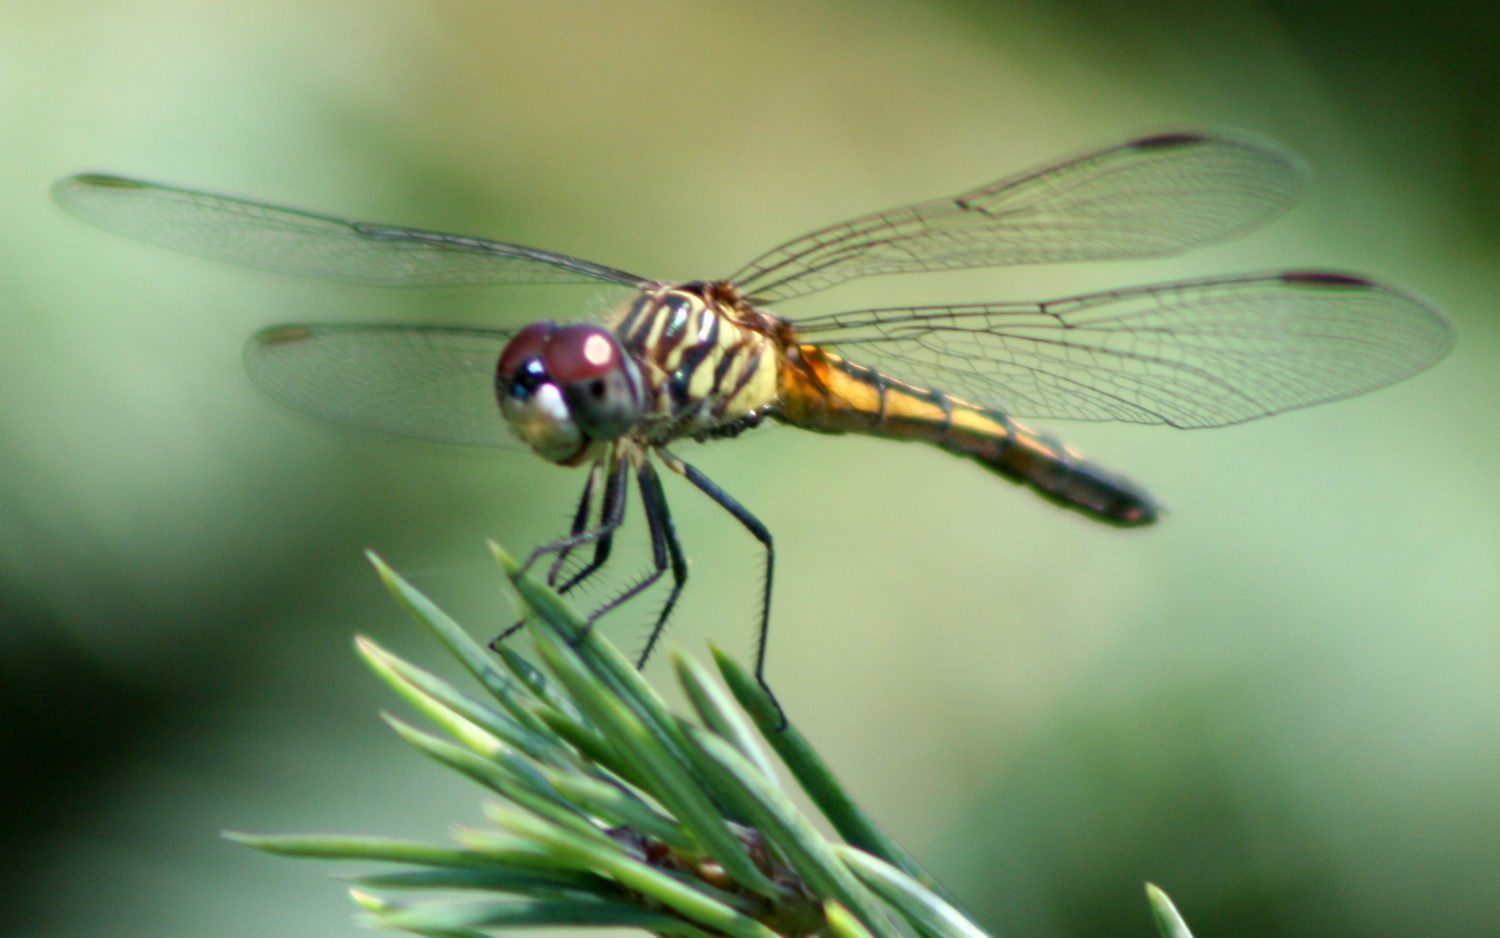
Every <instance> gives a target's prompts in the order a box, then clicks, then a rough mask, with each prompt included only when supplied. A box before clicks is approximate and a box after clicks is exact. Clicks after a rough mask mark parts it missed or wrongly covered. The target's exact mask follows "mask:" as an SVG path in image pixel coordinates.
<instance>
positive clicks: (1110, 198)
mask: <svg viewBox="0 0 1500 938" xmlns="http://www.w3.org/2000/svg"><path fill="white" fill-rule="evenodd" d="M1304 175H1305V172H1304V170H1303V168H1302V166H1301V164H1300V163H1299V162H1297V160H1296V159H1295V158H1293V157H1291V156H1290V155H1288V154H1286V153H1284V152H1282V151H1280V150H1276V149H1273V148H1271V147H1268V146H1266V145H1264V144H1260V143H1251V142H1248V141H1245V140H1236V139H1233V138H1229V137H1216V136H1209V135H1204V134H1187V133H1183V134H1164V135H1158V136H1155V137H1143V138H1141V139H1138V140H1133V141H1131V142H1129V143H1126V144H1123V145H1121V146H1116V147H1112V148H1110V149H1107V150H1100V151H1098V152H1095V153H1091V154H1088V155H1086V156H1082V157H1078V158H1076V159H1073V160H1069V161H1067V162H1063V163H1056V164H1053V165H1051V166H1047V167H1044V168H1041V169H1037V170H1033V171H1031V172H1027V173H1023V174H1021V175H1018V176H1012V177H1009V178H1007V179H1002V180H999V181H998V182H994V183H991V184H989V185H986V186H981V187H979V188H977V189H973V190H971V191H969V192H965V193H963V194H962V195H958V196H954V197H952V198H946V199H934V200H932V201H929V202H919V203H916V204H914V205H908V206H904V207H902V208H896V209H891V210H889V211H884V212H878V213H876V214H873V215H865V216H863V217H861V218H856V219H853V220H852V221H847V222H843V223H842V224H838V225H832V226H830V227H828V228H824V229H822V230H820V231H815V232H812V233H811V234H808V235H804V236H803V237H800V238H797V239H795V240H793V241H789V242H787V243H786V244H783V245H781V246H780V247H777V248H773V249H772V250H770V251H768V252H766V253H765V254H763V255H761V256H760V257H758V258H756V259H755V260H753V261H751V262H750V263H749V264H747V265H746V266H745V268H744V269H743V270H741V271H740V272H739V273H737V274H735V275H734V276H733V277H731V278H730V279H731V280H732V281H733V282H734V283H736V284H738V285H739V286H740V287H741V288H742V289H743V290H744V291H745V293H746V294H748V295H750V296H752V297H754V298H755V299H756V300H758V301H762V302H770V301H774V300H785V299H789V298H791V297H796V296H802V295H804V294H807V293H812V292H814V291H816V290H822V289H825V288H827V287H831V286H833V285H835V284H837V283H842V282H843V281H845V280H850V279H853V278H855V277H864V276H869V275H871V274H892V273H908V272H917V271H934V270H955V269H959V268H967V267H994V266H1003V265H1011V264H1031V263H1041V262H1048V261H1085V260H1117V259H1124V258H1138V257H1162V256H1167V255H1171V254H1177V253H1180V252H1182V251H1186V250H1188V249H1190V248H1194V247H1198V246H1200V245H1204V244H1209V243H1211V242H1215V241H1220V240H1223V239H1226V238H1233V237H1236V236H1238V235H1241V234H1243V233H1245V232H1247V231H1250V230H1251V229H1253V228H1256V227H1258V226H1259V225H1261V224H1263V223H1265V222H1266V221H1267V220H1269V219H1270V218H1272V217H1274V216H1275V215H1276V214H1278V213H1279V212H1281V211H1282V210H1284V209H1285V208H1286V207H1287V206H1288V205H1290V204H1291V203H1292V201H1293V200H1294V199H1295V198H1296V195H1297V190H1298V189H1299V188H1300V186H1301V183H1302V179H1303V177H1304Z"/></svg>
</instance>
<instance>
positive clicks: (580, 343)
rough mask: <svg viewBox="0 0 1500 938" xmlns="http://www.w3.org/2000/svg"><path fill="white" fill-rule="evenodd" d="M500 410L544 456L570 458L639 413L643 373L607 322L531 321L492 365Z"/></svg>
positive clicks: (574, 460)
mask: <svg viewBox="0 0 1500 938" xmlns="http://www.w3.org/2000/svg"><path fill="white" fill-rule="evenodd" d="M495 394H496V396H497V397H498V398H499V400H500V412H501V413H502V414H504V416H505V419H506V421H508V422H509V423H510V427H511V430H512V431H514V433H515V435H516V437H517V438H518V439H519V440H520V441H521V442H523V443H525V444H526V445H527V446H529V447H531V448H532V450H534V451H535V452H536V453H537V455H539V456H541V457H542V458H543V459H545V460H547V461H548V462H555V463H558V464H560V465H564V466H574V465H577V464H578V463H580V462H582V461H583V460H584V459H585V458H587V456H588V455H589V452H590V450H591V448H592V447H593V446H594V445H595V444H600V443H608V442H610V441H612V440H614V439H616V438H617V437H619V436H620V435H621V434H623V433H625V432H626V431H627V430H629V429H631V428H632V427H634V426H635V425H636V423H637V422H639V421H640V419H641V376H640V372H639V370H638V369H637V368H636V365H635V362H634V361H632V360H631V358H630V356H628V355H626V354H625V350H624V349H623V348H621V347H620V343H619V342H618V341H617V340H616V339H615V337H614V335H613V334H612V333H610V332H609V330H607V329H604V328H601V327H600V326H595V325H591V324H579V325H573V326H559V325H557V324H556V323H553V322H539V323H532V324H531V325H529V326H527V327H526V328H524V329H522V330H521V331H520V332H517V333H516V336H515V338H513V339H511V340H510V344H508V345H507V346H506V347H505V350H504V351H503V352H501V353H500V360H499V362H498V363H497V364H496V367H495Z"/></svg>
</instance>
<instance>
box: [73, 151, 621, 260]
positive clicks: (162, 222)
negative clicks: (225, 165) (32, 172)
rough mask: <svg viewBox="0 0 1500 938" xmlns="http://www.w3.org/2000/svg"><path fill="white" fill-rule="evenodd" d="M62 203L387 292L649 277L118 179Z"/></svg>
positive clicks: (193, 247)
mask: <svg viewBox="0 0 1500 938" xmlns="http://www.w3.org/2000/svg"><path fill="white" fill-rule="evenodd" d="M52 193H53V197H54V198H56V199H57V201H58V203H59V204H60V205H62V206H63V208H65V209H67V210H68V211H69V212H71V213H73V214H74V215H76V216H78V217H79V218H81V219H83V220H84V221H86V222H88V223H90V224H92V225H97V226H98V227H100V228H103V229H105V230H106V231H111V232H114V233H116V234H122V235H125V236H126V237H130V238H134V239H136V240H138V241H144V242H146V243H148V244H155V245H159V246H161V247H166V248H171V249H173V250H176V251H182V252H184V253H187V254H196V255H198V256H200V257H208V258H212V259H214V260H221V261H230V262H232V263H236V264H244V265H246V266H249V267H259V268H262V269H266V270H274V271H279V272H282V273H291V274H300V275H305V276H314V277H328V278H332V279H335V280H348V281H353V282H357V283H367V284H375V285H379V286H447V285H464V284H495V283H569V282H592V281H607V282H611V283H621V284H628V285H631V286H634V285H636V284H638V283H640V282H641V279H642V278H640V277H637V276H635V275H634V274H629V273H626V272H625V271H621V270H615V269H614V268H612V267H606V266H604V265H603V264H595V263H593V262H592V261H586V260H583V259H582V258H578V257H572V256H570V255H567V254H558V253H555V252H553V251H545V250H542V249H540V248H531V247H526V246H524V245H520V244H506V243H503V242H500V241H487V240H485V239H483V238H469V237H464V236H462V235H451V234H443V233H440V232H434V231H423V230H421V229H417V228H400V227H395V226H390V225H373V224H368V223H366V222H357V221H348V220H346V219H342V218H335V217H333V216H330V215H318V214H315V213H312V212H304V211H300V210H297V209H290V208H282V207H279V206H275V205H265V204H261V203H258V202H249V201H245V200H243V199H236V198H231V197H229V196H223V195H214V194H212V193H207V192H194V191H192V190H190V189H178V188H174V187H172V186H163V185H157V184H155V183H149V182H141V181H138V180H134V179H124V178H121V177H118V176H101V175H83V176H70V177H68V178H67V179H63V180H60V181H59V182H58V183H57V184H56V185H55V186H53V189H52Z"/></svg>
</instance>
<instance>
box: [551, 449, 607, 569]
mask: <svg viewBox="0 0 1500 938" xmlns="http://www.w3.org/2000/svg"><path fill="white" fill-rule="evenodd" d="M610 478H611V479H613V478H614V477H613V476H610ZM598 480H599V463H594V464H593V465H592V466H590V467H589V477H588V481H586V482H584V483H583V495H582V497H580V498H579V499H578V509H577V510H576V511H574V512H573V523H572V525H570V526H569V528H568V536H569V537H577V536H578V535H579V534H581V533H583V529H584V526H585V525H587V524H588V523H589V513H590V512H591V511H592V510H593V507H594V484H595V483H596V482H597V481H598ZM605 497H606V498H608V495H606V496H605ZM572 552H573V549H572V548H571V547H569V548H566V549H564V550H560V551H558V552H557V559H556V560H554V561H553V562H552V567H551V569H549V570H548V571H547V585H548V586H556V585H557V574H558V571H559V569H560V568H561V567H562V563H563V561H564V560H567V559H568V555H569V554H571V553H572Z"/></svg>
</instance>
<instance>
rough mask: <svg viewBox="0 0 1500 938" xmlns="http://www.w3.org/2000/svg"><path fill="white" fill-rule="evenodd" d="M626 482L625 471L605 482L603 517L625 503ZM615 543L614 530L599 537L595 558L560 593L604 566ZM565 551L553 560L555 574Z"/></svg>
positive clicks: (559, 589) (595, 546)
mask: <svg viewBox="0 0 1500 938" xmlns="http://www.w3.org/2000/svg"><path fill="white" fill-rule="evenodd" d="M624 484H625V474H624V473H622V472H614V473H611V474H610V477H609V480H608V481H607V482H605V484H604V502H603V504H602V507H601V508H600V516H601V517H602V516H604V515H606V514H608V513H609V507H610V506H611V505H613V504H615V503H616V502H620V503H621V504H622V505H623V503H624V499H625V495H624V493H623V492H621V490H620V487H621V486H623V485H624ZM573 533H574V534H577V533H578V532H577V531H575V532H573ZM614 545H615V535H614V532H613V531H611V532H609V533H608V534H606V535H604V536H603V537H601V538H599V540H598V541H597V542H596V543H595V544H594V557H593V559H592V560H590V561H589V562H588V563H587V564H584V566H583V569H581V570H579V571H578V572H577V573H575V574H573V575H572V576H570V577H568V579H567V581H566V582H564V583H563V585H562V586H560V587H558V590H557V592H558V595H562V594H563V593H566V592H567V591H568V590H570V589H572V588H573V587H575V586H577V585H578V584H579V583H582V582H583V581H584V580H586V579H588V578H589V577H591V576H593V575H594V574H595V573H597V572H598V571H599V568H600V567H603V566H604V562H605V561H606V560H608V559H609V553H610V551H611V550H612V549H614ZM565 553H566V552H560V553H559V554H558V557H557V560H556V561H554V562H553V564H552V572H553V574H554V575H555V574H556V573H557V570H558V567H559V566H561V564H562V558H563V557H564V556H565ZM547 582H548V584H549V585H553V586H556V580H555V579H548V581H547Z"/></svg>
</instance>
